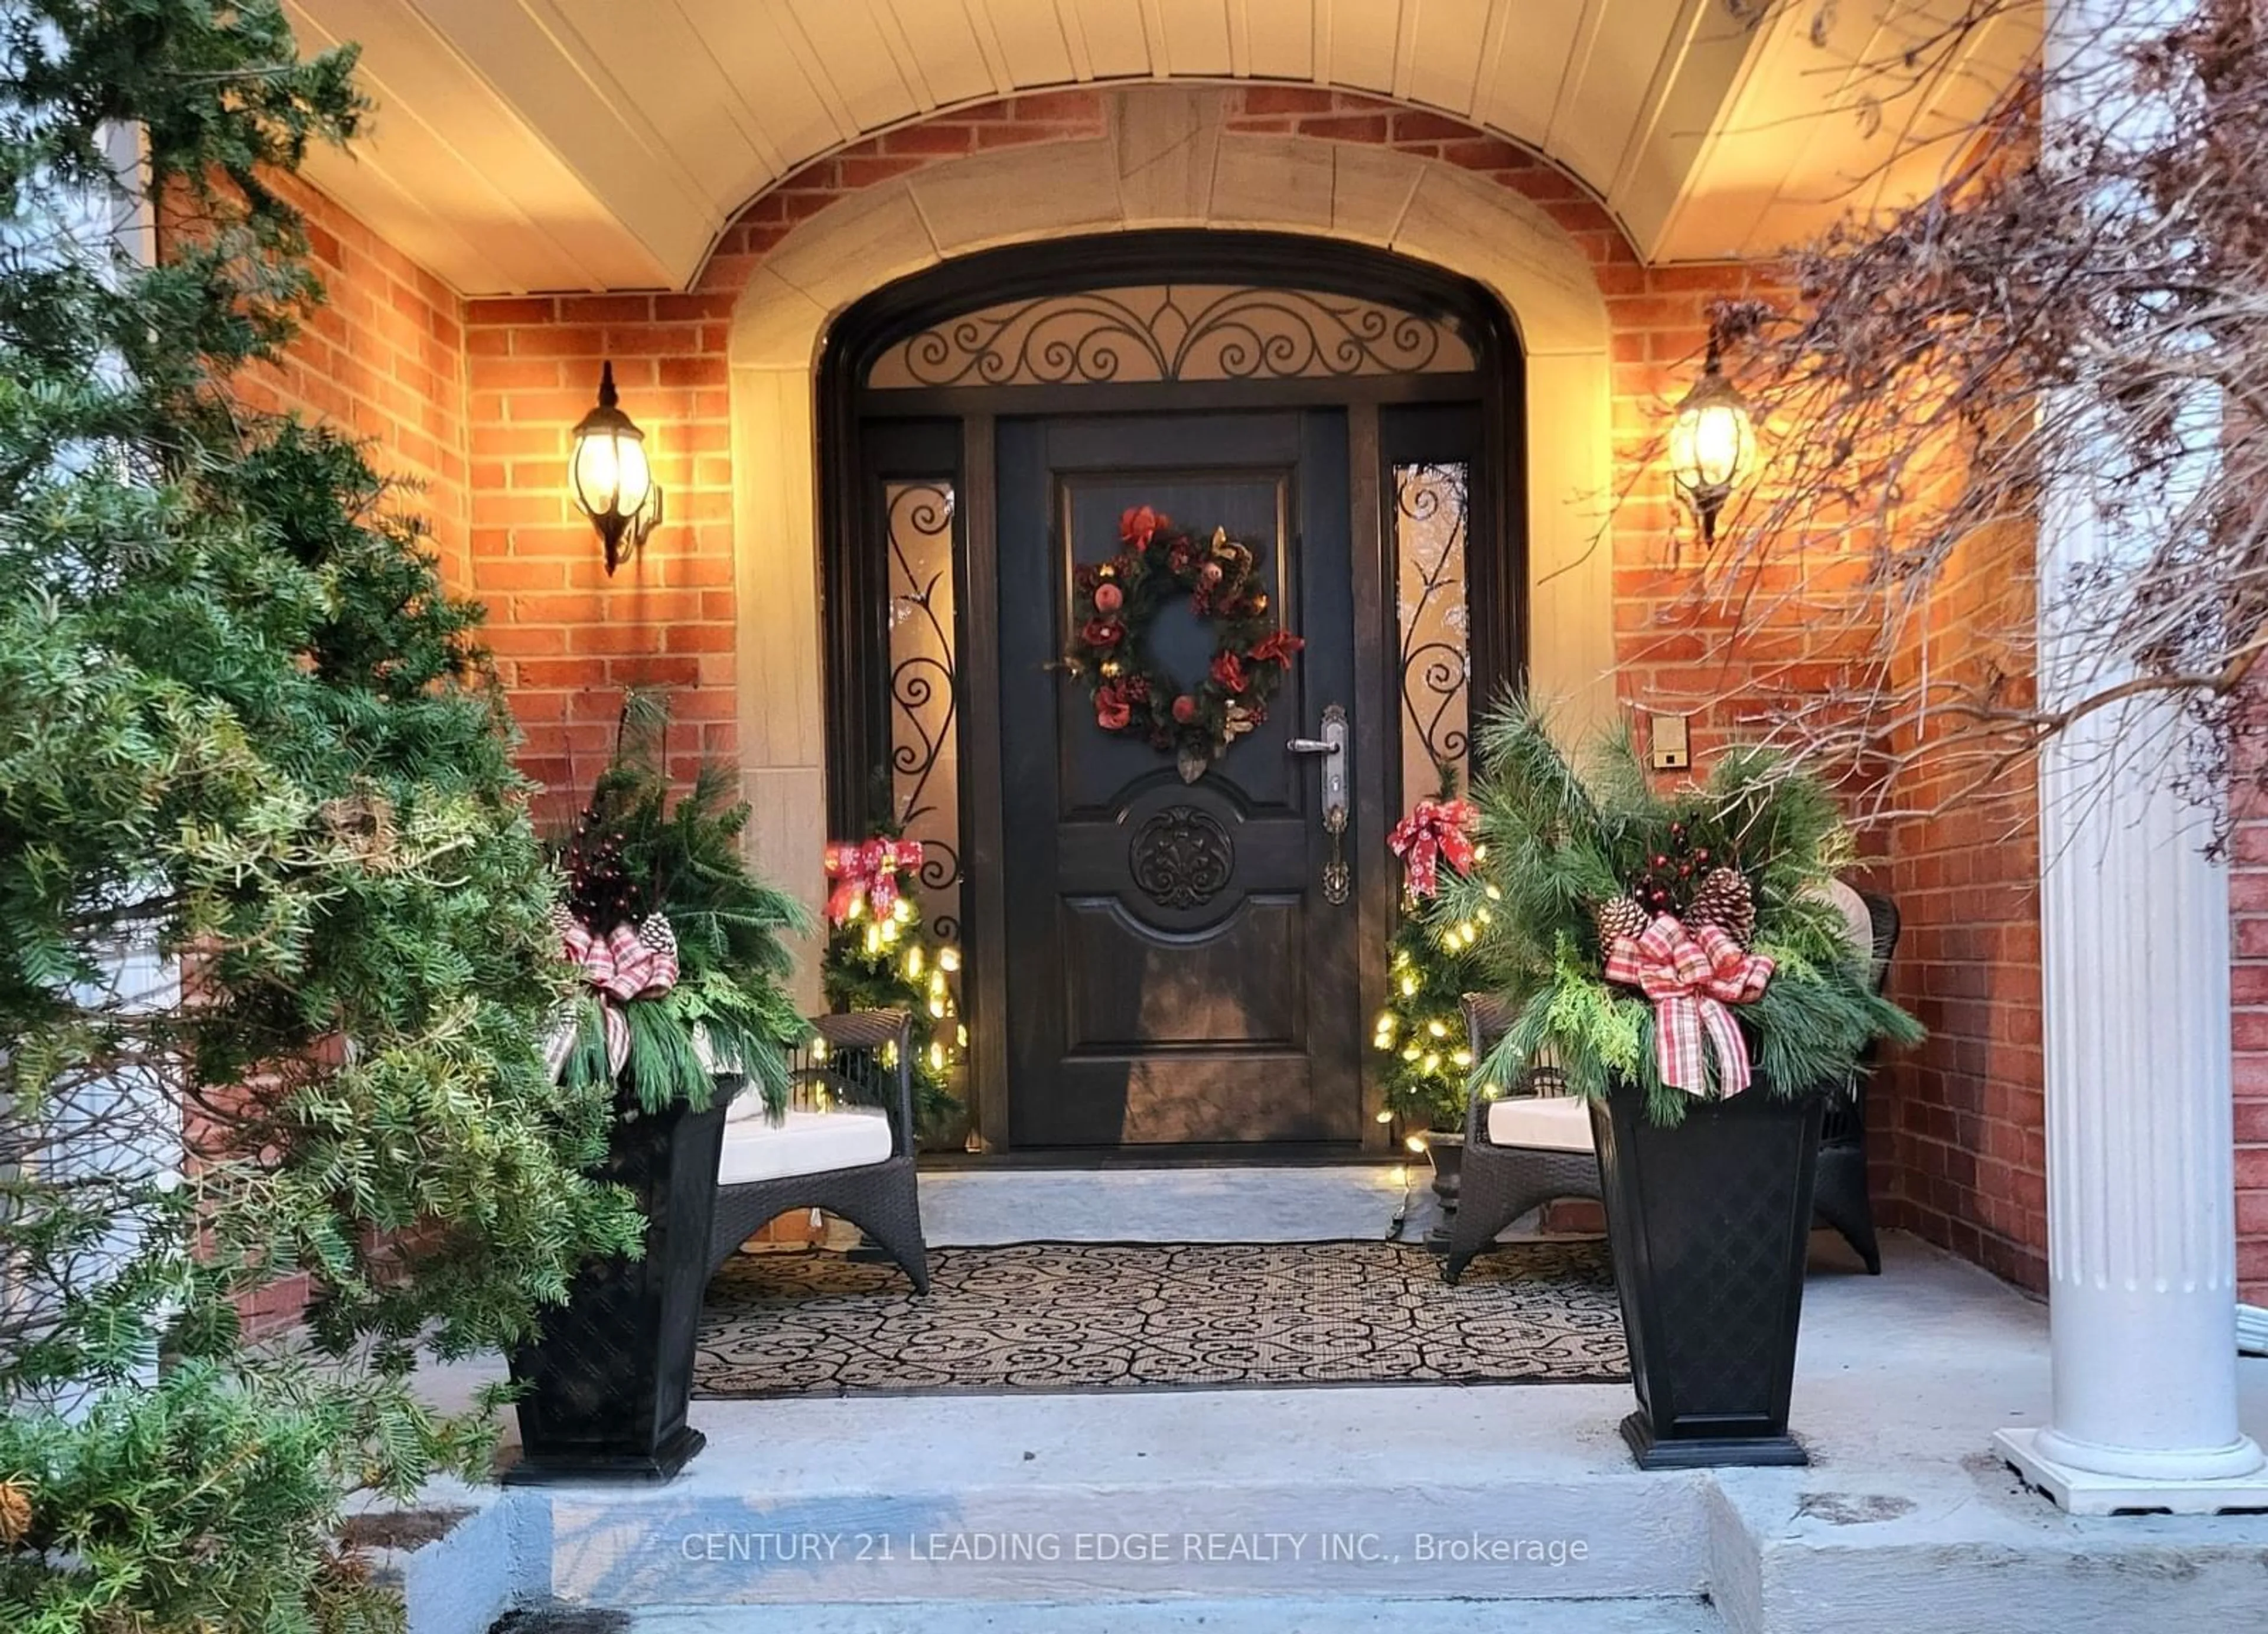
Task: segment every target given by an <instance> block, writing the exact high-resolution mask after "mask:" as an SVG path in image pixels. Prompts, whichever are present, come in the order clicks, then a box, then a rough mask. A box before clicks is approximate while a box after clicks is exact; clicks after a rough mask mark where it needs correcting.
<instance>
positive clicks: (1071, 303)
mask: <svg viewBox="0 0 2268 1634" xmlns="http://www.w3.org/2000/svg"><path fill="white" fill-rule="evenodd" d="M1474 365H1475V359H1474V355H1473V350H1472V348H1471V346H1470V345H1469V344H1468V343H1467V342H1466V341H1465V339H1464V337H1463V336H1462V335H1459V334H1458V333H1457V331H1456V330H1455V329H1454V328H1452V327H1450V326H1449V325H1448V324H1447V323H1445V322H1442V321H1440V320H1436V319H1432V318H1427V317H1423V316H1420V315H1419V314H1418V313H1410V312H1404V311H1403V310H1402V309H1401V308H1399V307H1395V306H1387V305H1381V304H1380V303H1378V302H1376V301H1369V300H1363V299H1360V298H1353V297H1346V296H1335V295H1321V294H1315V293H1313V292H1311V291H1305V290H1285V289H1270V288H1239V287H1230V286H1225V285H1218V284H1161V285H1150V286H1145V287H1143V288H1136V289H1120V290H1091V291H1084V292H1081V293H1078V294H1070V295H1049V296H1043V297H1041V298H1038V299H1035V300H1026V301H1014V302H1009V303H1005V304H1003V305H997V306H988V307H985V308H983V310H982V311H978V312H973V313H965V314H963V315H962V316H961V317H958V318H954V319H951V320H946V322H943V323H940V324H937V325H935V326H933V327H932V328H927V329H924V330H921V331H919V332H918V333H917V334H914V335H909V336H907V337H906V338H905V339H903V340H902V341H900V342H897V343H896V344H895V345H894V346H892V347H890V348H889V349H888V350H887V351H885V352H884V353H883V354H882V355H881V357H880V358H878V359H877V360H876V361H875V363H874V365H873V369H872V370H871V371H870V372H869V373H868V376H867V384H868V385H870V386H880V387H886V388H887V387H909V386H1063V385H1071V384H1091V383H1100V382H1106V381H1109V382H1120V383H1124V382H1130V381H1145V382H1147V381H1161V380H1287V379H1303V378H1315V377H1321V378H1326V379H1330V378H1342V379H1343V378H1345V377H1349V376H1354V375H1370V374H1419V373H1428V372H1456V371H1463V370H1469V369H1471V368H1472V367H1474Z"/></svg>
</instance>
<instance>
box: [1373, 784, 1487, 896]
mask: <svg viewBox="0 0 2268 1634" xmlns="http://www.w3.org/2000/svg"><path fill="white" fill-rule="evenodd" d="M1479 822H1480V813H1477V812H1476V811H1475V810H1474V809H1473V808H1472V807H1471V806H1468V805H1466V804H1465V802H1464V801H1462V800H1420V801H1418V809H1417V810H1415V811H1413V812H1411V813H1410V814H1409V815H1408V816H1407V817H1404V818H1403V820H1402V821H1400V822H1398V823H1395V825H1394V832H1393V833H1392V834H1389V835H1387V836H1386V843H1387V845H1388V848H1389V849H1391V850H1392V851H1393V852H1394V854H1395V856H1396V857H1401V858H1402V859H1403V866H1404V867H1405V868H1406V869H1407V870H1408V874H1407V877H1408V880H1409V883H1410V895H1412V896H1431V895H1432V894H1433V893H1434V891H1435V890H1436V889H1437V888H1438V887H1440V869H1439V865H1440V863H1442V862H1444V861H1446V862H1447V864H1448V865H1449V866H1450V867H1452V868H1454V869H1455V870H1456V871H1457V872H1459V873H1465V872H1469V871H1470V870H1471V868H1472V865H1473V830H1474V828H1476V827H1477V826H1478V825H1479Z"/></svg>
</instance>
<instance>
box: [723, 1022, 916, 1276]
mask: <svg viewBox="0 0 2268 1634" xmlns="http://www.w3.org/2000/svg"><path fill="white" fill-rule="evenodd" d="M812 1029H813V1034H814V1041H813V1042H811V1043H810V1044H808V1045H806V1047H805V1049H802V1050H801V1051H799V1053H798V1055H797V1056H796V1059H795V1061H794V1062H793V1064H792V1067H791V1070H790V1074H789V1077H790V1083H791V1085H792V1099H791V1102H790V1110H789V1112H788V1116H787V1122H786V1123H785V1124H784V1125H777V1124H772V1123H768V1122H765V1120H764V1117H763V1112H762V1107H761V1105H759V1104H757V1103H756V1102H755V1098H754V1097H750V1098H749V1099H748V1101H747V1105H746V1106H745V1108H744V1107H743V1106H741V1105H740V1104H736V1105H735V1106H734V1108H733V1114H734V1115H733V1116H731V1117H729V1118H728V1120H727V1122H726V1123H725V1141H724V1148H723V1152H722V1153H721V1155H720V1156H719V1158H718V1165H717V1180H718V1185H717V1223H716V1225H715V1226H714V1228H713V1229H712V1230H711V1233H710V1238H709V1270H710V1272H711V1274H712V1275H713V1274H714V1273H715V1271H716V1270H717V1269H718V1267H719V1266H721V1265H723V1264H724V1263H725V1261H726V1260H729V1259H730V1258H732V1257H733V1254H734V1253H735V1252H737V1251H738V1250H739V1248H740V1245H741V1244H742V1243H743V1242H745V1241H747V1239H748V1238H749V1236H750V1235H752V1234H753V1233H755V1231H756V1229H757V1228H758V1227H759V1226H762V1225H763V1224H764V1222H766V1221H767V1220H770V1219H772V1218H777V1216H779V1215H782V1214H785V1213H787V1212H788V1211H790V1210H792V1209H824V1210H826V1211H828V1213H830V1214H839V1215H841V1216H842V1217H843V1218H844V1219H847V1220H849V1221H851V1223H852V1224H853V1225H855V1226H858V1227H859V1228H860V1229H861V1230H863V1231H864V1232H865V1233H866V1235H867V1236H868V1237H869V1238H871V1239H873V1241H874V1242H875V1243H877V1244H879V1245H880V1248H882V1250H883V1251H884V1252H885V1253H886V1254H887V1255H889V1257H890V1258H891V1259H893V1260H895V1261H896V1262H897V1263H898V1265H899V1266H900V1267H901V1268H902V1270H904V1271H905V1273H906V1275H907V1277H909V1278H910V1279H911V1280H912V1282H913V1284H914V1292H917V1293H927V1292H929V1256H928V1251H927V1248H926V1247H925V1245H924V1243H923V1241H922V1227H921V1198H920V1194H919V1192H918V1191H917V1189H916V1182H915V1178H914V1142H915V1131H914V1108H913V1055H912V1050H913V1019H912V1018H911V1017H910V1016H909V1015H908V1014H906V1012H903V1011H902V1010H863V1011H856V1012H852V1013H851V1014H849V1015H835V1016H820V1017H817V1018H816V1019H814V1021H813V1022H812Z"/></svg>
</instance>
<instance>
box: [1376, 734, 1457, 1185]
mask: <svg viewBox="0 0 2268 1634" xmlns="http://www.w3.org/2000/svg"><path fill="white" fill-rule="evenodd" d="M1456 791H1457V777H1456V774H1455V772H1454V769H1450V768H1447V767H1445V768H1443V772H1442V779H1441V792H1440V796H1439V798H1437V799H1429V800H1420V801H1418V806H1417V808H1416V809H1415V810H1414V811H1412V812H1411V813H1410V815H1409V816H1407V817H1405V818H1404V819H1403V821H1401V822H1400V823H1399V824H1397V825H1396V826H1395V830H1394V832H1393V834H1392V835H1391V836H1389V838H1388V844H1389V845H1390V846H1391V847H1392V848H1393V850H1394V854H1395V856H1396V857H1400V858H1401V859H1402V864H1403V893H1402V915H1401V921H1400V924H1398V925H1397V927H1396V928H1395V933H1394V943H1393V946H1392V949H1391V951H1390V952H1389V953H1388V961H1387V977H1388V997H1387V1002H1386V1007H1385V1008H1384V1009H1383V1010H1381V1011H1380V1012H1378V1019H1377V1021H1376V1023H1375V1025H1374V1027H1373V1033H1372V1036H1371V1044H1372V1047H1373V1049H1376V1050H1377V1051H1378V1052H1379V1054H1380V1056H1381V1057H1383V1065H1382V1067H1381V1071H1380V1081H1381V1088H1382V1090H1383V1092H1384V1100H1385V1105H1384V1107H1383V1108H1382V1109H1381V1111H1380V1113H1379V1121H1380V1122H1395V1123H1396V1124H1398V1126H1399V1127H1400V1129H1401V1130H1402V1132H1403V1136H1404V1137H1405V1138H1406V1139H1407V1141H1408V1144H1409V1145H1410V1150H1411V1151H1413V1152H1419V1151H1423V1150H1424V1149H1425V1142H1424V1140H1423V1139H1422V1138H1421V1136H1422V1135H1423V1134H1425V1132H1428V1131H1447V1130H1456V1129H1460V1128H1462V1126H1463V1122H1464V1113H1465V1097H1466V1093H1467V1089H1466V1086H1467V1084H1468V1081H1469V1079H1470V1078H1471V1076H1472V1066H1473V1056H1472V1051H1471V1049H1469V1048H1468V1047H1467V1043H1466V1040H1465V1022H1464V1015H1463V1012H1462V1008H1461V1001H1462V998H1463V997H1464V996H1465V995H1466V994H1467V993H1469V992H1472V991H1475V990H1477V989H1478V988H1480V987H1481V985H1482V982H1481V976H1480V972H1479V969H1478V968H1477V967H1476V964H1475V962H1474V959H1473V946H1474V944H1475V943H1476V942H1477V941H1478V940H1479V939H1480V926H1479V925H1478V924H1476V923H1474V922H1473V921H1472V920H1471V919H1469V918H1463V917H1460V916H1456V915H1454V914H1452V913H1450V912H1448V911H1447V909H1445V908H1444V906H1443V904H1442V902H1441V899H1440V896H1439V894H1438V890H1439V885H1440V870H1441V869H1442V867H1444V866H1445V865H1446V866H1447V867H1449V868H1451V869H1453V870H1454V871H1455V872H1458V873H1464V872H1467V871H1469V869H1470V868H1471V866H1472V864H1473V861H1474V857H1475V856H1476V848H1475V847H1474V845H1473V842H1472V837H1471V831H1472V826H1473V820H1474V813H1473V809H1472V807H1471V806H1468V805H1467V804H1466V803H1465V802H1464V801H1462V800H1461V799H1457V798H1456Z"/></svg>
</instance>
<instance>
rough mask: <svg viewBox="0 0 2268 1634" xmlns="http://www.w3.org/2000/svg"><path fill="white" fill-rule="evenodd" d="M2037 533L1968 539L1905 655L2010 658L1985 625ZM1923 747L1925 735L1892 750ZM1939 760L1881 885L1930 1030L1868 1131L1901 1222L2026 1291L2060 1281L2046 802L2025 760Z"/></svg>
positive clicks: (2007, 601)
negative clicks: (2023, 766)
mask: <svg viewBox="0 0 2268 1634" xmlns="http://www.w3.org/2000/svg"><path fill="white" fill-rule="evenodd" d="M2031 568H2032V549H2031V541H2030V539H2029V535H2027V534H2022V533H2021V532H2019V531H2016V530H2010V531H2009V532H2008V533H2007V534H2006V535H2005V536H2003V537H1999V538H1995V539H1985V540H1982V541H1974V542H1972V543H1971V544H1970V545H1969V546H1968V547H1967V548H1965V549H1964V551H1963V552H1962V555H1961V556H1959V557H1956V558H1955V561H1954V562H1953V563H1951V564H1950V565H1949V567H1948V572H1947V575H1946V578H1945V580H1944V582H1943V585H1942V587H1941V588H1940V591H1939V593H1937V594H1936V595H1935V596H1934V597H1933V600H1932V604H1931V607H1930V622H1929V624H1928V626H1927V627H1926V628H1925V629H1915V630H1914V631H1912V632H1911V637H1910V638H1909V640H1908V642H1907V644H1906V649H1905V651H1902V652H1901V653H1899V654H1898V656H1897V660H1896V668H1897V670H1898V672H1899V673H1901V674H1902V675H1903V674H1905V673H1910V672H1911V670H1912V669H1914V668H1915V667H1916V666H1919V665H1921V664H1922V663H1923V662H1925V661H1926V662H1927V664H1928V665H1929V666H1930V670H1931V673H1933V675H1936V676H1938V677H1940V678H1943V679H1944V680H1946V681H1948V682H1950V681H1955V680H1956V679H1958V678H1961V677H1963V676H1967V675H1971V674H1975V675H1979V676H1981V675H1982V674H1984V673H1992V672H1993V671H1994V670H1998V669H2005V668H2006V667H2007V666H2005V665H1996V663H1995V660H1996V659H2002V658H2004V657H2006V656H2007V655H2004V654H2001V653H1999V651H1998V650H1997V649H1996V647H1995V646H1994V644H1993V640H1992V637H1991V635H1990V634H1989V632H1991V631H1992V630H1996V629H2009V628H2012V627H2016V626H2020V625H2021V623H2022V622H2025V621H2026V619H2027V618H2028V617H2029V609H2030V606H2031V598H2032V593H2033V591H2032V579H2031ZM1896 747H1897V748H1899V749H1901V750H1911V749H1912V748H1913V747H1916V746H1915V745H1913V744H1912V743H1911V742H1907V743H1900V744H1898V745H1896ZM1976 776H1977V768H1976V766H1975V763H1974V762H1973V761H1970V762H1964V761H1963V759H1962V757H1960V756H1942V757H1940V761H1939V762H1938V766H1937V769H1936V770H1934V771H1933V772H1931V773H1928V774H1926V775H1915V774H1913V773H1911V772H1909V773H1907V774H1906V775H1905V776H1904V777H1902V779H1901V782H1900V784H1899V789H1898V793H1899V801H1898V803H1899V805H1900V806H1901V807H1903V808H1904V809H1907V810H1912V811H1925V812H1938V813H1940V814H1937V815H1933V816H1926V817H1917V818H1912V819H1910V820H1907V821H1901V822H1898V823H1897V824H1896V825H1895V826H1894V828H1893V829H1892V832H1891V835H1890V836H1889V838H1890V844H1889V861H1888V862H1887V864H1886V865H1884V867H1883V870H1882V875H1881V877H1882V879H1883V882H1884V884H1885V886H1886V888H1888V889H1889V892H1890V894H1892V895H1893V896H1894V897H1895V898H1896V901H1897V902H1898V906H1899V908H1900V909H1901V911H1902V912H1903V914H1904V922H1905V923H1904V941H1903V942H1902V944H1901V946H1900V948H1899V953H1898V958H1897V961H1896V964H1895V965H1894V967H1893V968H1892V992H1893V995H1894V996H1895V997H1896V998H1897V1000H1898V1001H1899V1002H1900V1003H1901V1004H1903V1005H1905V1006H1906V1008H1907V1009H1909V1010H1911V1011H1912V1012H1913V1013H1914V1014H1915V1015H1917V1016H1918V1017H1919V1018H1920V1019H1921V1021H1922V1023H1923V1025H1924V1026H1926V1027H1928V1028H1929V1030H1930V1037H1929V1040H1928V1041H1927V1042H1926V1043H1925V1044H1923V1045H1922V1046H1921V1047H1920V1048H1918V1049H1913V1050H1909V1051H1905V1052H1902V1053H1901V1054H1900V1055H1898V1056H1896V1058H1895V1059H1894V1060H1893V1062H1892V1064H1891V1067H1890V1070H1889V1072H1888V1073H1887V1074H1886V1075H1884V1081H1882V1082H1881V1083H1879V1084H1878V1085H1877V1088H1876V1093H1875V1095H1874V1100H1873V1104H1872V1105H1871V1106H1870V1108H1869V1116H1870V1119H1871V1125H1870V1127H1871V1128H1872V1129H1873V1130H1879V1131H1881V1132H1882V1133H1884V1134H1887V1135H1888V1136H1889V1140H1888V1141H1887V1142H1883V1141H1880V1140H1878V1141H1876V1142H1874V1158H1875V1159H1876V1174H1877V1181H1876V1192H1877V1195H1878V1196H1881V1197H1883V1198H1884V1199H1885V1207H1884V1210H1883V1213H1884V1218H1885V1219H1886V1220H1887V1222H1888V1223H1889V1224H1893V1225H1897V1226H1904V1227H1906V1228H1907V1229H1909V1230H1911V1231H1914V1232H1917V1233H1919V1234H1920V1235H1922V1236H1924V1237H1926V1238H1927V1239H1928V1240H1931V1241H1933V1242H1935V1243H1939V1244H1940V1245H1942V1246H1943V1247H1946V1248H1950V1249H1952V1250H1953V1251H1954V1252H1955V1253H1956V1254H1959V1255H1962V1257H1963V1258H1965V1259H1970V1260H1973V1261H1975V1262H1977V1263H1978V1264H1980V1265H1982V1266H1984V1267H1985V1269H1986V1270H1991V1271H1992V1272H1994V1273H1996V1274H1997V1275H1999V1276H2001V1277H2007V1279H2008V1280H2010V1281H2011V1282H2014V1283H2016V1284H2020V1285H2021V1286H2023V1287H2027V1288H2030V1289H2034V1290H2036V1291H2039V1290H2044V1288H2045V1287H2046V1284H2047V1180H2046V1151H2045V1145H2046V1142H2045V1117H2046V1111H2045V1101H2044V1099H2043V1090H2044V1085H2045V1082H2046V1078H2045V1068H2044V1063H2043V1056H2042V1050H2041V1016H2040V930H2039V844H2038V828H2037V817H2038V808H2037V801H2036V789H2035V786H2034V784H2033V783H2032V781H2031V778H2030V776H2029V772H2028V771H2027V772H2025V773H2023V774H2021V775H2020V776H2019V777H2016V778H2014V779H2013V780H2008V781H2005V782H2003V783H2000V784H1994V785H1993V786H1992V787H1991V788H1989V789H1976V788H1971V787H1970V786H1968V785H1969V784H1970V783H1972V782H1974V780H1975V777H1976Z"/></svg>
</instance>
